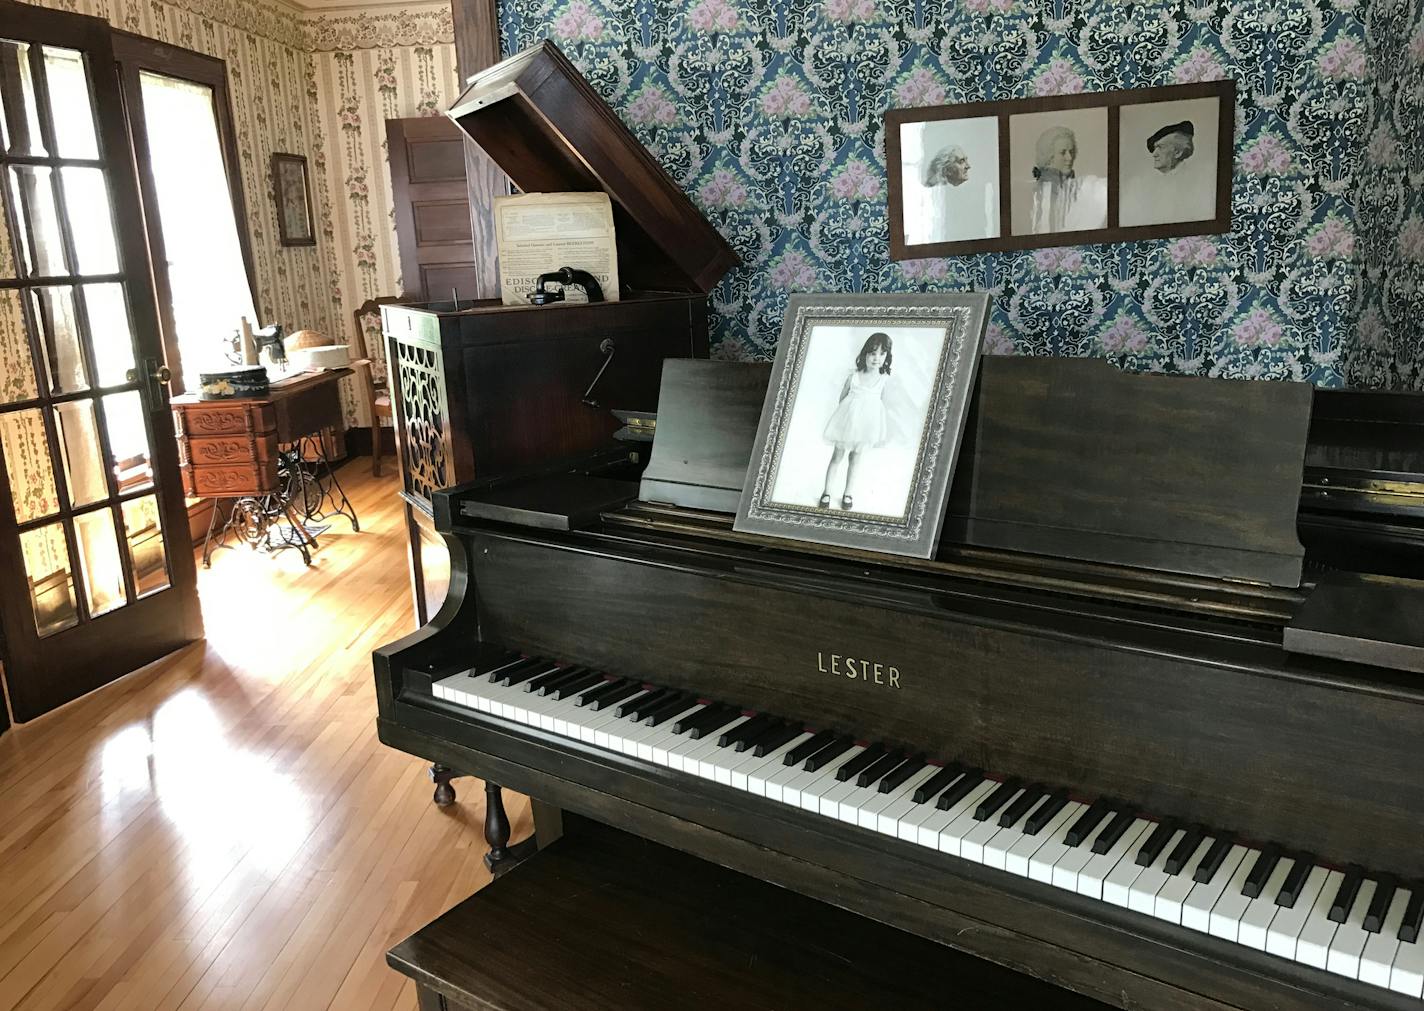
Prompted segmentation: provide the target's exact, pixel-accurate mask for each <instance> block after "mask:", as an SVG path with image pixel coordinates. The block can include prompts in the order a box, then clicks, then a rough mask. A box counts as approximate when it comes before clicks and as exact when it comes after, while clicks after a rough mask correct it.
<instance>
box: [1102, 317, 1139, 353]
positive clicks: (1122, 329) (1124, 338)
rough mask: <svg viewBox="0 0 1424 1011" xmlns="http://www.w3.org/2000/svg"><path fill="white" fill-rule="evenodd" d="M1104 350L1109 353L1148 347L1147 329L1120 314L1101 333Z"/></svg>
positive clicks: (1136, 350) (1134, 350) (1133, 350)
mask: <svg viewBox="0 0 1424 1011" xmlns="http://www.w3.org/2000/svg"><path fill="white" fill-rule="evenodd" d="M1098 340H1099V341H1100V342H1101V343H1102V345H1103V350H1104V351H1106V352H1108V353H1109V354H1121V353H1123V352H1138V351H1145V350H1146V349H1147V331H1145V330H1143V329H1142V327H1140V326H1138V325H1137V322H1136V321H1135V320H1133V319H1131V318H1130V317H1128V316H1119V317H1118V318H1117V319H1115V320H1113V322H1112V325H1111V326H1109V327H1108V328H1107V329H1106V330H1104V331H1103V332H1102V334H1100V335H1099V337H1098Z"/></svg>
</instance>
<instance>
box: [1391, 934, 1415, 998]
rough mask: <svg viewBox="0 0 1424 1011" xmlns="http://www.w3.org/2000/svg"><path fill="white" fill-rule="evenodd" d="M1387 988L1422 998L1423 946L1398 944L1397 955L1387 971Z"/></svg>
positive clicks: (1413, 942) (1413, 943)
mask: <svg viewBox="0 0 1424 1011" xmlns="http://www.w3.org/2000/svg"><path fill="white" fill-rule="evenodd" d="M1389 988H1390V989H1391V990H1393V991H1395V992H1396V993H1404V994H1408V995H1409V996H1411V997H1424V944H1420V943H1419V942H1418V941H1410V942H1409V943H1407V944H1406V943H1404V942H1400V945H1399V954H1397V955H1395V956H1394V965H1392V966H1390V970H1389Z"/></svg>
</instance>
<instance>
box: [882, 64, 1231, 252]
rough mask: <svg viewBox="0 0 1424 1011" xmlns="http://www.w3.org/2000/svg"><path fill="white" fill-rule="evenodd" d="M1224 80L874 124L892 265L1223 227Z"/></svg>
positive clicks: (896, 115) (985, 106) (898, 117)
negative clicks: (881, 131) (880, 143)
mask: <svg viewBox="0 0 1424 1011" xmlns="http://www.w3.org/2000/svg"><path fill="white" fill-rule="evenodd" d="M1235 122H1236V84H1235V82H1234V81H1208V82H1205V83H1202V84H1184V85H1171V86H1165V87H1160V88H1143V89H1139V90H1134V91H1104V92H1097V93H1091V94H1077V95H1054V96H1047V97H1043V98H1025V99H1013V100H1006V101H998V102H971V103H966V104H963V105H952V106H934V107H930V108H916V109H891V110H890V111H889V112H887V113H886V114H885V153H886V164H887V165H889V166H890V172H889V186H888V197H889V208H888V210H889V214H888V220H889V230H890V235H889V239H890V255H891V258H892V259H896V260H913V259H920V258H924V257H933V256H955V255H962V254H967V253H980V252H993V251H997V250H1011V249H1033V248H1038V247H1043V246H1064V245H1086V244H1090V243H1098V242H1123V241H1131V240H1134V239H1157V238H1168V237H1172V236H1179V235H1204V234H1213V233H1218V232H1226V231H1230V230H1231V177H1232V168H1233V150H1232V143H1231V139H1232V137H1233V135H1234V129H1235Z"/></svg>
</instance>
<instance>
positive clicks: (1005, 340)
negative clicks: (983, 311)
mask: <svg viewBox="0 0 1424 1011" xmlns="http://www.w3.org/2000/svg"><path fill="white" fill-rule="evenodd" d="M983 348H984V353H985V354H986V355H1011V354H1016V353H1017V352H1018V348H1016V347H1015V346H1014V340H1013V338H1012V337H1010V336H1009V335H1008V334H1006V333H1004V328H1003V327H1002V326H1000V325H999V324H998V323H990V324H989V329H987V330H985V331H984V345H983Z"/></svg>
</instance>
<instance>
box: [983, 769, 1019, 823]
mask: <svg viewBox="0 0 1424 1011" xmlns="http://www.w3.org/2000/svg"><path fill="white" fill-rule="evenodd" d="M1022 788H1023V780H1021V779H1012V778H1011V779H1006V780H1004V781H1003V782H1002V783H1000V784H999V786H998V788H997V789H995V790H994V791H993V792H991V793H990V794H989V796H987V797H985V798H984V799H983V800H981V801H980V802H979V806H978V807H976V808H975V809H974V820H975V821H988V820H989V819H990V818H992V817H993V816H994V813H995V812H996V811H998V810H999V808H1001V807H1003V806H1004V805H1005V804H1007V803H1008V802H1009V801H1010V800H1012V799H1013V796H1014V794H1016V793H1018V792H1019V790H1020V789H1022Z"/></svg>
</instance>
